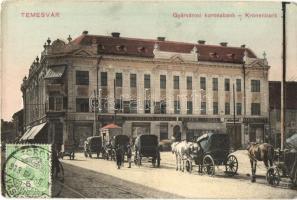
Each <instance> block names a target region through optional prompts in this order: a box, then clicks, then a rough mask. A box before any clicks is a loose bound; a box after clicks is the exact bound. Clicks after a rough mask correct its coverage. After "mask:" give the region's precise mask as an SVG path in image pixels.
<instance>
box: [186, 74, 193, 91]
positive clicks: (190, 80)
mask: <svg viewBox="0 0 297 200" xmlns="http://www.w3.org/2000/svg"><path fill="white" fill-rule="evenodd" d="M191 89H192V77H191V76H187V90H191Z"/></svg>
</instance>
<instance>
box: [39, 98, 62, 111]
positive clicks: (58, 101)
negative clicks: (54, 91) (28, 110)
mask: <svg viewBox="0 0 297 200" xmlns="http://www.w3.org/2000/svg"><path fill="white" fill-rule="evenodd" d="M63 109H67V97H63V96H50V97H49V102H48V110H50V111H62V110H63ZM36 110H37V109H36ZM36 112H38V111H36Z"/></svg>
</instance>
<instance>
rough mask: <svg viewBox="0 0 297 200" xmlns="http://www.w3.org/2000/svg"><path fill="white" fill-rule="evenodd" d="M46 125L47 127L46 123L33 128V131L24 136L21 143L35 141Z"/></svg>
mask: <svg viewBox="0 0 297 200" xmlns="http://www.w3.org/2000/svg"><path fill="white" fill-rule="evenodd" d="M45 125H46V122H45V123H42V124H39V125H37V126H33V127H32V128H31V129H29V130H28V131H26V133H25V134H24V135H23V137H22V138H21V139H20V140H21V141H25V140H33V139H34V138H35V137H36V135H37V134H38V133H39V132H40V131H41V130H42V128H43V127H44V126H45Z"/></svg>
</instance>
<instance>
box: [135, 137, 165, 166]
mask: <svg viewBox="0 0 297 200" xmlns="http://www.w3.org/2000/svg"><path fill="white" fill-rule="evenodd" d="M143 157H146V158H151V161H152V164H153V166H156V164H157V167H160V160H161V158H160V151H159V142H158V137H157V136H156V135H140V136H138V137H137V138H136V140H135V154H134V162H135V164H136V165H138V166H140V165H141V161H142V158H143Z"/></svg>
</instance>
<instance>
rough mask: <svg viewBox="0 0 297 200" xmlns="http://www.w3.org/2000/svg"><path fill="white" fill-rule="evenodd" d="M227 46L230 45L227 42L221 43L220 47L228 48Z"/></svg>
mask: <svg viewBox="0 0 297 200" xmlns="http://www.w3.org/2000/svg"><path fill="white" fill-rule="evenodd" d="M227 44H228V43H227V42H221V43H220V45H221V46H222V47H226V46H227Z"/></svg>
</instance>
